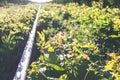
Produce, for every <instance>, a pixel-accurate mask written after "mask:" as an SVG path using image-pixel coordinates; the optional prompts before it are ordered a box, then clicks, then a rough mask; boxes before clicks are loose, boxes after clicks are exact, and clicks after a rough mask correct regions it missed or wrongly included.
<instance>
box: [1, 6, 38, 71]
mask: <svg viewBox="0 0 120 80" xmlns="http://www.w3.org/2000/svg"><path fill="white" fill-rule="evenodd" d="M35 13H36V7H35V6H33V5H31V4H28V5H26V6H25V5H21V6H20V5H19V6H18V5H14V6H10V7H0V72H1V71H4V70H5V65H6V60H7V57H8V56H10V55H15V54H18V53H19V52H18V51H17V50H20V47H21V46H23V45H24V44H25V43H23V41H25V40H26V39H27V36H28V34H29V31H30V29H31V27H32V24H33V21H34V15H35Z"/></svg>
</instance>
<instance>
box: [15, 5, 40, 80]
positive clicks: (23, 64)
mask: <svg viewBox="0 0 120 80" xmlns="http://www.w3.org/2000/svg"><path fill="white" fill-rule="evenodd" d="M40 8H41V6H39V8H38V11H37V14H36V19H35V21H34V24H33V27H32V29H31V32H30V34H29V38H28V41H27V44H26V46H25V48H24V51H23V54H22V57H21V60H20V62H19V64H18V68H17V70H16V74H15V76H14V78H13V80H25V79H26V73H27V72H26V70H27V68H28V66H29V62H30V58H31V53H32V47H33V43H34V38H35V33H36V28H37V21H38V17H39V13H40Z"/></svg>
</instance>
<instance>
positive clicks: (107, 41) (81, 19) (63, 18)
mask: <svg viewBox="0 0 120 80" xmlns="http://www.w3.org/2000/svg"><path fill="white" fill-rule="evenodd" d="M46 6H47V7H45V8H44V9H43V10H41V13H40V18H39V25H40V28H42V29H41V31H40V32H37V43H36V45H37V46H38V48H39V50H40V53H41V55H40V57H39V58H38V60H37V61H35V62H33V63H32V64H31V68H30V69H29V70H28V80H55V79H58V80H108V79H109V80H119V79H120V71H119V68H120V63H119V60H120V56H119V55H120V10H119V8H112V9H111V8H109V7H106V8H103V7H102V3H99V2H93V3H92V7H89V6H87V5H85V4H83V5H81V6H79V5H78V4H77V3H69V4H66V5H61V4H48V5H46ZM48 6H49V7H48Z"/></svg>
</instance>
